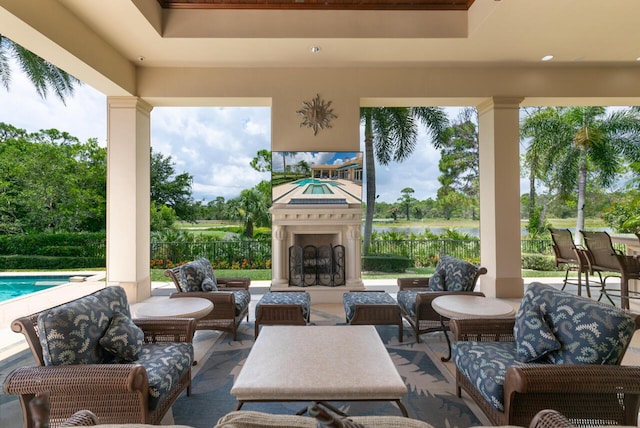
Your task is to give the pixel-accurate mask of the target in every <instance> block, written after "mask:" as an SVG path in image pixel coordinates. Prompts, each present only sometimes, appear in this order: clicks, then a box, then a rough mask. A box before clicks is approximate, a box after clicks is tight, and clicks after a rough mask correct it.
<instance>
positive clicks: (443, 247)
mask: <svg viewBox="0 0 640 428" xmlns="http://www.w3.org/2000/svg"><path fill="white" fill-rule="evenodd" d="M521 242H522V244H521V248H522V253H523V254H544V255H553V250H552V247H551V240H550V239H523V240H522V241H521ZM370 254H372V255H382V254H390V255H397V256H404V257H408V258H409V259H411V260H412V261H413V263H414V264H415V265H416V266H433V265H435V263H436V261H437V259H438V256H439V255H440V254H448V255H450V256H453V257H456V258H460V259H465V260H475V261H479V260H480V241H479V240H477V239H471V240H447V239H433V240H416V239H403V240H374V241H371V247H370ZM199 257H206V258H207V259H209V260H210V261H211V262H212V264H213V265H214V266H216V267H218V268H227V269H229V268H247V269H265V268H270V267H271V242H262V241H213V242H198V243H187V242H153V243H151V263H152V266H153V267H155V268H159V269H160V268H167V267H172V266H175V265H178V264H181V263H184V262H187V261H190V260H194V259H197V258H199Z"/></svg>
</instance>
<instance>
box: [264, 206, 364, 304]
mask: <svg viewBox="0 0 640 428" xmlns="http://www.w3.org/2000/svg"><path fill="white" fill-rule="evenodd" d="M271 219H272V258H271V272H272V280H271V289H272V290H274V291H283V290H290V291H291V290H292V289H295V290H296V291H307V292H309V293H310V294H311V301H312V303H314V304H315V303H337V302H342V294H343V293H345V292H347V291H352V290H354V291H355V290H364V284H363V282H362V275H361V270H362V269H361V267H362V265H361V257H360V255H361V232H360V231H361V227H362V209H361V206H360V204H310V205H297V206H292V205H290V204H274V205H273V206H272V207H271ZM293 245H303V246H304V245H333V246H336V245H343V246H344V247H345V279H346V285H343V286H336V287H328V286H322V285H314V286H309V287H297V286H290V285H289V266H288V264H289V247H291V246H293Z"/></svg>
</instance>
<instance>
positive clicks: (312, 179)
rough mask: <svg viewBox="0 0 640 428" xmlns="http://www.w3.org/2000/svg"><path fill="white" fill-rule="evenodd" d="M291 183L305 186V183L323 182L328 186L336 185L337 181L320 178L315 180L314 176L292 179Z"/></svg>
mask: <svg viewBox="0 0 640 428" xmlns="http://www.w3.org/2000/svg"><path fill="white" fill-rule="evenodd" d="M293 184H297V185H298V186H300V187H302V186H306V185H307V184H325V185H329V186H337V185H338V183H335V182H333V181H322V180H317V179H315V178H303V179H300V180H296V181H294V182H293Z"/></svg>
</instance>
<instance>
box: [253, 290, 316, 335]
mask: <svg viewBox="0 0 640 428" xmlns="http://www.w3.org/2000/svg"><path fill="white" fill-rule="evenodd" d="M310 315H311V297H310V295H309V293H307V292H306V291H272V292H269V293H267V294H265V295H264V296H262V297H261V298H260V300H259V301H258V303H257V304H256V329H255V337H258V333H259V331H260V326H261V325H307V323H308V322H309V316H310Z"/></svg>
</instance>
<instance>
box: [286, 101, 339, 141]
mask: <svg viewBox="0 0 640 428" xmlns="http://www.w3.org/2000/svg"><path fill="white" fill-rule="evenodd" d="M302 106H303V107H302V109H301V110H298V111H296V113H297V114H299V115H300V116H302V122H301V123H300V127H303V126H306V127H307V128H312V129H313V135H317V134H318V130H320V129H325V128H331V124H330V123H329V122H331V119H336V118H337V117H338V116H336V115H335V114H333V109H332V108H330V107H331V101H328V102H325V101H323V100H321V99H320V94H316V97H315V98H314V99H313V100H311V101H305V102H303V103H302Z"/></svg>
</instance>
